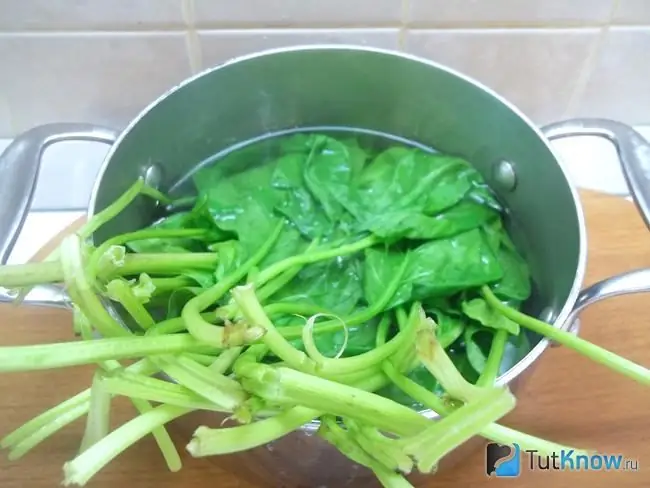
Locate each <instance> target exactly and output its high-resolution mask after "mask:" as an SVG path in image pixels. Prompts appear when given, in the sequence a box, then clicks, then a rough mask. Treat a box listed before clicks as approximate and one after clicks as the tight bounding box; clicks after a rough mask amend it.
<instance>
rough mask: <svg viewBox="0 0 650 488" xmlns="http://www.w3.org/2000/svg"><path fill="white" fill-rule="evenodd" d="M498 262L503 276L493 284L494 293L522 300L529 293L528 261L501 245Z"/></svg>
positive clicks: (504, 297)
mask: <svg viewBox="0 0 650 488" xmlns="http://www.w3.org/2000/svg"><path fill="white" fill-rule="evenodd" d="M499 263H500V264H501V267H502V268H503V278H502V279H501V280H499V281H498V282H497V283H495V284H494V286H493V287H492V289H493V290H494V293H495V294H496V295H497V296H499V297H500V298H503V299H512V300H516V301H524V300H526V299H528V297H529V296H530V294H531V281H530V272H529V268H528V263H526V261H524V259H523V258H522V257H521V256H520V255H519V254H518V253H517V252H516V251H513V250H510V249H508V248H506V247H502V248H501V250H500V251H499Z"/></svg>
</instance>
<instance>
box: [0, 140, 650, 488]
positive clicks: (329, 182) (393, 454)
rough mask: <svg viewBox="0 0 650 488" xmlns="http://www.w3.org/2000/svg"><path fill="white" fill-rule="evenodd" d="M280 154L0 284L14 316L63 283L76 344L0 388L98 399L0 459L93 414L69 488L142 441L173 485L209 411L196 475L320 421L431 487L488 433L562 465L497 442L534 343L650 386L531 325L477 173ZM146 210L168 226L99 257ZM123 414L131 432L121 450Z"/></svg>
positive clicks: (524, 438)
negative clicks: (171, 430) (65, 371)
mask: <svg viewBox="0 0 650 488" xmlns="http://www.w3.org/2000/svg"><path fill="white" fill-rule="evenodd" d="M265 151H267V150H266V149H265ZM267 152H268V151H267ZM268 156H269V155H268V154H266V156H265V155H264V154H261V153H260V152H259V150H258V151H257V152H256V150H255V149H254V148H253V149H251V150H248V151H247V150H240V151H236V152H234V153H232V156H231V157H229V158H226V159H224V160H222V161H219V164H216V165H208V166H205V167H203V168H201V169H200V170H199V171H198V172H197V173H196V174H195V175H194V178H193V182H194V185H195V190H196V195H194V196H192V198H190V199H189V200H188V199H180V200H171V199H170V198H169V197H168V196H167V195H164V194H162V193H161V192H159V191H158V190H155V189H153V188H150V187H148V186H147V185H145V183H144V181H143V180H142V179H139V180H137V181H136V182H135V183H134V184H133V185H132V186H131V187H130V188H129V189H128V190H127V191H126V192H125V193H123V194H122V195H121V196H120V197H119V198H118V199H117V200H116V201H114V202H113V203H112V204H111V205H109V206H108V207H106V208H105V209H104V210H102V211H101V212H99V213H97V214H95V215H94V216H93V217H92V218H91V219H90V220H89V221H88V222H87V223H86V224H85V225H84V226H83V228H82V229H81V230H80V231H78V232H76V233H75V234H73V235H70V236H67V237H66V238H65V239H64V240H63V241H62V243H61V244H60V246H59V247H58V248H57V250H56V251H55V252H54V253H52V255H50V256H49V257H48V258H47V259H46V260H44V261H43V262H40V263H29V264H24V265H12V266H4V267H1V268H0V286H3V287H6V288H10V289H16V290H17V292H18V297H17V299H16V303H20V300H21V297H24V296H25V294H26V293H27V292H28V291H29V290H30V287H32V286H34V285H37V284H45V283H62V284H63V285H64V286H65V289H66V290H67V293H68V295H69V297H70V301H71V304H72V309H73V324H74V330H75V332H76V334H77V336H78V337H79V338H80V339H81V340H74V341H71V342H68V343H56V344H47V345H30V346H15V347H0V371H2V372H15V371H30V370H46V369H51V368H63V367H71V366H77V365H84V364H96V365H97V369H96V373H95V375H94V377H93V380H92V384H91V386H90V387H89V388H88V389H87V390H84V391H82V392H80V393H79V394H77V395H76V396H74V397H72V398H70V399H68V400H66V401H64V402H62V403H61V404H59V405H57V406H55V407H53V408H52V409H50V410H48V411H46V412H44V413H42V414H41V415H39V416H37V417H36V418H34V419H32V420H30V421H29V422H27V423H26V424H24V425H23V426H21V427H20V428H18V429H16V430H15V431H13V432H11V433H10V434H8V435H7V436H6V437H4V438H3V439H2V440H1V441H0V446H1V447H2V448H4V449H7V450H8V455H9V458H10V459H12V460H16V459H19V458H21V457H22V456H24V455H25V454H27V453H28V452H29V451H31V450H32V449H33V448H35V447H36V446H37V445H39V444H40V443H41V442H43V441H45V440H46V439H47V438H48V437H50V436H51V435H53V434H55V433H56V432H57V431H59V430H60V429H62V428H64V427H65V426H66V425H68V424H70V423H71V422H74V421H75V420H78V419H80V418H82V417H84V416H85V419H86V429H85V433H84V436H83V439H82V440H81V446H80V449H79V452H78V453H77V455H76V457H74V459H72V460H71V461H69V462H68V463H66V464H65V466H64V483H65V484H66V485H85V484H86V483H87V482H88V481H89V480H90V479H91V478H92V477H93V476H94V475H95V474H97V473H98V472H99V471H100V470H101V469H102V468H103V467H104V466H106V465H107V464H108V463H109V462H110V461H111V460H113V459H114V458H115V457H116V456H118V455H119V454H120V453H122V452H123V451H124V450H126V449H127V448H128V447H129V446H130V445H132V444H134V443H135V442H137V441H138V440H139V439H141V438H143V437H145V436H147V435H153V436H154V438H155V440H156V442H157V443H158V446H159V447H160V450H161V453H162V455H163V456H164V459H165V461H166V463H167V465H168V467H169V469H170V470H171V471H177V470H179V469H180V468H181V458H180V455H179V453H178V452H177V450H176V448H175V446H174V444H173V442H172V440H171V438H170V436H169V434H168V432H167V430H166V428H165V425H166V424H167V423H169V422H170V421H172V420H174V419H176V418H178V417H181V416H183V415H186V414H188V413H190V412H193V411H196V410H207V411H213V412H215V422H214V425H211V426H198V428H197V429H196V431H195V433H194V435H193V438H192V439H191V441H190V442H189V444H188V445H187V451H188V452H189V453H190V454H191V455H192V456H194V457H203V456H212V455H219V454H222V455H223V454H229V453H235V452H241V451H245V450H248V449H253V448H256V447H260V446H263V445H265V444H268V443H270V442H272V441H274V440H277V439H280V438H282V437H283V436H285V435H287V434H289V433H291V432H293V431H296V430H298V429H300V428H301V427H303V426H304V425H305V424H307V423H310V422H313V421H317V422H318V424H317V425H318V431H317V432H318V435H319V436H320V437H321V438H322V439H324V441H326V442H328V443H330V444H332V445H333V446H335V447H336V448H337V449H338V450H339V451H340V452H341V453H342V454H343V455H345V456H347V457H348V458H350V459H351V460H352V461H354V462H356V463H359V464H361V465H363V466H365V467H367V468H369V469H370V470H371V471H372V472H373V473H374V474H375V475H376V477H377V479H378V480H379V482H380V483H381V484H382V485H383V486H387V487H406V486H411V484H410V483H409V481H407V476H408V474H410V473H411V472H413V471H415V470H417V471H419V472H421V473H433V472H435V470H436V467H437V465H438V463H439V462H440V460H441V459H442V458H443V457H444V456H445V455H446V454H447V453H449V452H450V451H452V450H453V449H455V448H456V447H458V446H459V445H460V444H462V443H464V442H465V441H467V440H468V439H470V438H472V437H474V436H477V435H478V436H482V437H484V438H486V439H490V440H492V441H495V442H499V443H503V444H511V443H515V442H516V443H518V444H519V445H520V446H521V447H522V448H523V449H535V450H537V451H538V452H539V453H540V454H552V453H553V452H558V451H560V450H561V449H569V447H567V446H562V445H559V444H556V443H553V442H550V441H546V440H544V439H539V438H536V437H534V436H531V435H528V434H525V433H522V432H518V431H516V430H513V429H510V428H508V427H506V426H503V425H500V424H498V423H497V422H498V421H499V420H500V419H501V418H502V417H504V416H505V415H506V414H507V413H509V412H510V411H512V409H513V408H514V407H515V403H516V402H515V398H514V396H513V395H512V393H511V392H510V391H509V389H508V387H507V386H500V385H498V384H497V382H496V380H497V378H498V377H499V375H500V374H501V373H503V371H505V370H507V369H508V368H509V367H511V366H512V365H513V364H514V363H515V362H516V361H518V360H519V359H521V357H523V355H525V354H526V353H527V352H528V351H529V349H530V344H529V342H528V339H527V337H528V336H527V334H526V331H530V332H532V333H535V334H539V335H541V336H545V337H548V338H550V339H552V340H554V341H557V342H559V343H561V344H564V345H565V346H568V347H571V348H573V349H574V350H575V351H577V352H579V353H581V354H584V355H586V356H587V357H590V358H591V359H593V360H594V361H597V362H599V363H601V364H603V365H605V366H607V367H609V368H611V369H613V370H615V371H618V372H620V373H621V374H623V375H626V376H628V377H630V378H632V379H634V380H636V381H638V382H640V383H642V384H643V385H648V384H650V372H649V371H648V370H647V369H646V368H644V367H642V366H639V365H637V364H634V363H632V362H630V361H628V360H626V359H624V358H621V357H619V356H617V355H615V354H613V353H611V352H609V351H607V350H605V349H602V348H601V347H598V346H596V345H593V344H591V343H589V342H587V341H585V340H583V339H581V338H579V337H576V336H575V335H573V334H571V333H568V332H564V331H562V330H559V329H557V328H555V327H553V326H551V325H550V324H547V323H544V322H542V321H540V320H538V319H536V318H534V317H532V316H529V315H526V314H524V313H522V312H521V311H520V309H521V307H522V305H523V304H524V303H525V301H526V300H527V299H528V298H529V296H530V294H531V281H532V280H531V278H530V274H529V270H528V266H527V264H526V261H525V260H524V259H523V257H522V256H521V255H520V253H519V252H518V250H517V248H516V247H515V245H514V244H513V242H512V241H511V240H510V237H509V235H508V233H507V232H506V230H505V228H504V226H503V222H502V216H503V209H502V208H501V207H500V205H499V203H498V201H497V200H496V199H495V198H494V196H493V195H492V192H491V191H490V189H489V188H488V187H487V185H486V184H485V182H484V181H483V179H482V178H481V176H480V174H479V173H478V172H477V171H476V170H475V169H474V168H473V167H472V166H471V165H470V164H469V163H468V162H466V161H465V160H463V159H461V158H458V157H452V156H448V155H444V154H438V153H430V152H427V151H424V150H422V149H418V148H413V147H406V146H402V145H397V144H395V145H392V146H390V147H383V148H373V147H369V146H364V145H363V144H361V143H360V142H359V141H358V140H357V139H356V138H353V137H348V138H342V137H339V138H335V137H331V136H327V135H324V134H313V133H301V134H294V135H292V136H290V137H286V138H284V139H282V140H281V142H280V144H279V145H278V150H277V151H276V153H274V155H273V158H269V157H268ZM269 159H270V160H269ZM260 161H264V164H260ZM138 198H151V199H153V200H154V201H155V202H157V204H159V206H160V207H161V208H162V207H164V208H167V210H168V212H167V213H166V214H165V215H164V216H163V217H162V218H161V219H160V220H158V221H156V222H155V223H153V224H152V225H150V226H149V227H146V228H144V229H141V230H136V231H134V232H129V233H124V234H120V235H115V236H113V237H110V238H107V239H104V241H103V242H102V243H101V244H99V245H94V244H93V243H92V238H93V237H94V236H96V233H97V232H98V231H100V230H101V229H102V227H104V226H105V225H106V224H108V223H110V222H111V221H112V220H113V219H114V218H116V217H118V216H119V215H120V214H121V213H122V212H123V211H124V210H125V209H127V208H128V207H129V206H130V205H131V204H132V202H133V201H134V200H136V199H138ZM188 203H189V206H187V204H188ZM183 205H185V206H183ZM107 303H110V304H111V306H112V307H117V309H119V311H120V315H121V317H122V318H123V320H117V319H116V315H115V314H114V313H111V312H110V311H109V309H108V308H107V307H106V304H107ZM98 336H99V337H98ZM117 396H124V397H128V398H129V399H130V401H131V402H132V403H133V405H134V407H135V409H136V410H137V412H138V415H137V416H135V417H134V418H133V419H132V420H130V421H128V422H126V423H125V424H123V425H121V426H120V427H118V428H117V429H115V430H112V431H111V430H110V428H109V424H110V414H111V402H112V401H113V399H114V398H115V397H117ZM420 410H430V411H432V412H434V413H435V414H436V415H433V416H424V415H421V414H420V413H418V411H420ZM224 417H226V418H227V419H228V420H229V421H230V422H231V425H229V426H227V427H224V426H222V425H220V419H222V418H224ZM576 450H577V451H579V452H581V451H580V450H579V449H576Z"/></svg>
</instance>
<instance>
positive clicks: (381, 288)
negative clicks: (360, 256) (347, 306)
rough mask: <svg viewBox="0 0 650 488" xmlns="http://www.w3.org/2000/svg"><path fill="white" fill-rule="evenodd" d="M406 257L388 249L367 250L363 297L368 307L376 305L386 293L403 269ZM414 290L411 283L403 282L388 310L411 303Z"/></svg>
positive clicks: (401, 253)
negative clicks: (389, 284) (394, 278)
mask: <svg viewBox="0 0 650 488" xmlns="http://www.w3.org/2000/svg"><path fill="white" fill-rule="evenodd" d="M406 256H407V255H406V253H403V252H397V251H389V250H387V249H386V250H383V249H380V248H369V249H366V251H365V262H364V268H363V296H364V298H365V299H366V303H368V305H372V304H374V303H376V302H377V301H378V300H379V299H380V298H381V296H382V295H383V294H384V292H385V291H386V286H387V284H388V283H390V281H391V280H392V279H393V277H394V276H395V275H396V274H397V273H398V272H399V270H400V268H401V267H402V264H403V263H404V260H405V259H406V258H407V257H406ZM412 288H413V287H412V284H411V282H410V281H408V280H403V282H402V284H401V285H400V287H399V288H398V289H397V293H395V296H394V297H393V299H392V300H391V301H390V302H389V305H388V306H387V307H386V309H389V308H392V307H394V306H396V305H398V304H401V303H405V302H407V301H409V300H410V299H411V294H412Z"/></svg>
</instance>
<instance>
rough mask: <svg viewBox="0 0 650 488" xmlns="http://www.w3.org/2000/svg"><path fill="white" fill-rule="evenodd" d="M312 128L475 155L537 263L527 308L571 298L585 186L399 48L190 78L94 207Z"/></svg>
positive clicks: (511, 116) (268, 57) (315, 55)
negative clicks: (157, 173) (506, 168)
mask: <svg viewBox="0 0 650 488" xmlns="http://www.w3.org/2000/svg"><path fill="white" fill-rule="evenodd" d="M314 127H316V128H319V130H321V129H322V128H324V127H326V128H328V130H332V129H336V130H342V129H354V130H356V131H370V132H374V133H381V134H384V135H388V136H390V137H398V138H400V139H401V140H406V141H409V143H410V144H416V145H419V146H422V147H425V148H429V149H435V150H438V151H440V152H443V153H447V154H451V155H457V156H460V157H462V158H464V159H466V160H468V161H469V162H470V163H471V164H473V165H474V166H475V167H476V168H477V169H478V170H479V171H480V172H481V174H482V175H483V176H484V178H485V180H486V182H487V183H488V185H490V186H491V187H492V188H493V190H494V191H495V193H496V194H497V196H498V198H499V200H500V201H501V203H502V204H503V205H504V206H505V207H506V208H507V211H508V216H507V218H506V224H507V226H508V228H509V230H510V233H511V235H512V237H513V240H514V242H515V244H516V245H517V247H518V248H519V249H520V251H521V252H522V253H523V254H524V256H525V257H526V259H527V261H528V263H529V265H530V268H531V273H532V276H533V280H534V292H533V295H532V297H531V298H530V299H529V300H528V301H527V303H526V304H525V306H524V307H523V310H524V311H525V312H527V313H530V314H533V315H536V316H539V317H541V318H543V319H545V320H548V321H551V322H552V321H554V320H556V319H557V317H558V316H559V315H560V313H561V311H563V310H566V308H567V307H570V306H571V305H572V304H571V303H569V302H571V301H572V297H573V294H574V293H575V290H576V287H577V285H579V283H578V282H579V281H580V280H581V278H582V269H581V267H582V263H583V260H584V256H583V255H582V254H581V253H582V247H583V246H584V243H583V242H582V240H583V239H584V236H583V224H582V220H581V213H580V207H579V204H578V202H577V201H576V199H575V192H574V191H573V189H572V187H571V186H570V184H569V182H568V181H567V178H566V175H565V173H564V171H563V170H562V168H561V166H560V164H559V163H558V160H557V158H556V156H555V155H554V154H553V152H552V151H551V149H550V148H549V146H548V144H547V142H546V141H545V139H544V138H543V137H542V136H541V135H540V133H539V132H538V131H537V129H536V128H535V127H534V126H533V125H532V124H531V123H530V122H529V121H528V120H527V119H526V118H525V117H524V116H522V115H521V114H520V113H519V112H518V111H517V110H516V109H515V108H513V107H512V106H511V105H510V104H508V103H507V102H505V101H504V100H502V99H501V98H500V97H499V96H498V95H495V94H494V93H492V92H491V91H489V90H487V89H486V88H484V87H482V86H481V85H479V84H478V83H476V82H474V81H472V80H470V79H468V78H466V77H464V76H463V75H460V74H458V73H455V72H453V71H451V70H449V69H446V68H444V67H441V66H438V65H436V64H433V63H430V62H428V61H425V60H421V59H417V58H413V57H410V56H405V55H402V54H399V53H392V52H386V51H381V50H374V49H366V48H357V47H348V46H311V47H300V48H294V49H283V50H277V51H271V52H266V53H261V54H258V55H253V56H249V57H245V58H240V59H237V60H234V61H233V62H231V63H228V64H226V65H223V66H220V67H217V68H215V69H213V70H210V71H207V72H205V73H202V74H200V75H198V76H196V77H195V78H193V79H190V80H188V81H187V82H185V83H183V84H182V85H180V86H178V87H175V88H174V89H173V90H171V91H170V92H169V93H166V94H165V95H163V96H162V97H161V98H160V99H158V100H157V101H155V102H154V103H153V104H152V105H150V106H149V107H148V108H147V109H146V110H145V111H144V112H143V113H142V114H141V115H140V116H139V117H138V118H137V119H136V120H134V121H133V122H132V123H131V124H130V125H129V127H128V128H127V129H126V130H125V131H124V133H123V135H122V137H121V139H120V140H119V141H118V143H117V144H116V145H115V146H113V148H112V149H111V151H110V153H109V154H108V156H107V159H106V162H105V166H104V168H103V171H102V173H101V174H100V180H99V181H98V184H97V186H96V188H95V194H94V197H93V201H92V204H91V210H90V212H91V214H92V213H95V212H97V211H99V210H101V209H103V208H104V207H105V206H107V205H108V204H110V203H111V202H112V201H113V200H114V199H115V198H116V197H117V196H118V195H120V194H121V193H122V192H123V191H125V190H126V188H127V187H128V186H130V185H131V184H132V183H133V181H134V180H135V179H136V178H137V177H139V176H140V175H142V173H143V171H146V169H147V168H148V167H150V166H151V165H156V166H158V167H159V169H160V170H161V180H162V184H161V185H160V189H162V190H163V191H170V192H171V193H173V194H177V195H179V194H182V193H183V191H184V190H185V189H186V188H187V187H186V185H184V184H183V182H184V181H185V180H186V179H187V177H188V175H189V174H190V173H191V172H192V171H193V170H195V169H196V167H197V166H200V165H201V164H212V163H214V162H215V161H218V160H220V158H219V157H215V155H219V154H224V153H227V152H228V150H229V149H231V148H232V147H233V146H236V145H241V144H245V143H246V142H247V141H251V140H257V139H259V138H260V137H264V136H268V135H269V134H274V133H283V132H286V131H295V130H307V129H308V128H314ZM502 161H508V162H509V163H511V164H512V166H513V168H514V172H515V176H516V185H515V187H514V189H510V188H505V187H504V186H503V185H500V184H499V181H497V180H498V178H497V173H498V171H496V166H497V165H498V164H499V163H500V162H502ZM216 164H218V162H217V163H216ZM158 210H159V209H156V208H155V207H154V206H153V205H152V204H151V202H150V201H149V200H148V199H145V198H142V199H140V200H138V201H137V202H136V203H135V204H133V205H131V207H130V208H129V209H127V210H126V211H125V212H123V213H122V214H121V215H119V216H118V217H117V218H116V219H114V220H113V221H111V222H110V223H109V224H107V225H106V226H105V227H103V228H102V229H100V230H99V231H98V232H97V234H96V240H97V241H99V242H102V241H104V240H105V239H107V238H108V237H110V236H112V235H115V234H118V233H122V232H126V231H131V230H135V229H138V228H141V227H143V226H146V225H148V224H150V223H151V222H153V221H154V220H156V218H157V217H158V216H159V214H158ZM530 339H531V341H532V342H536V341H537V340H538V338H535V337H531V338H530Z"/></svg>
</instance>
